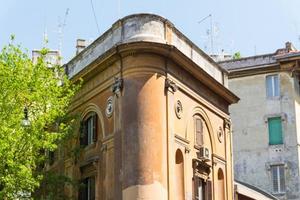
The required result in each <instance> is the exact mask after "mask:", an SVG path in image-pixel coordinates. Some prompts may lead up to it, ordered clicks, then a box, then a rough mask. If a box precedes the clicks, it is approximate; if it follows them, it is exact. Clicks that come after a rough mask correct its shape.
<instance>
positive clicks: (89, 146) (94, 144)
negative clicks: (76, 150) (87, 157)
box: [82, 142, 96, 151]
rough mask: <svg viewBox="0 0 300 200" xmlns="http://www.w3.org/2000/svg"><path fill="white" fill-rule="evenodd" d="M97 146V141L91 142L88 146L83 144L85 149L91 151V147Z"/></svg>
mask: <svg viewBox="0 0 300 200" xmlns="http://www.w3.org/2000/svg"><path fill="white" fill-rule="evenodd" d="M95 147H96V142H94V143H92V144H89V145H87V146H83V147H82V148H83V150H84V151H89V150H90V149H94V148H95Z"/></svg>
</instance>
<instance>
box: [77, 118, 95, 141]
mask: <svg viewBox="0 0 300 200" xmlns="http://www.w3.org/2000/svg"><path fill="white" fill-rule="evenodd" d="M97 121H98V119H97V114H96V113H92V114H89V115H88V117H87V118H85V119H84V120H83V121H82V122H81V125H80V126H81V127H80V145H81V146H87V145H90V144H93V143H94V142H96V141H97Z"/></svg>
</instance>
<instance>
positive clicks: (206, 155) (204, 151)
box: [197, 147, 210, 161]
mask: <svg viewBox="0 0 300 200" xmlns="http://www.w3.org/2000/svg"><path fill="white" fill-rule="evenodd" d="M197 157H198V159H201V160H203V161H210V152H209V149H208V148H206V147H200V149H199V152H198V153H197Z"/></svg>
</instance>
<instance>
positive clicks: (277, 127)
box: [268, 117, 283, 145]
mask: <svg viewBox="0 0 300 200" xmlns="http://www.w3.org/2000/svg"><path fill="white" fill-rule="evenodd" d="M268 128H269V144H270V145H276V144H283V137H282V124H281V117H272V118H269V119H268Z"/></svg>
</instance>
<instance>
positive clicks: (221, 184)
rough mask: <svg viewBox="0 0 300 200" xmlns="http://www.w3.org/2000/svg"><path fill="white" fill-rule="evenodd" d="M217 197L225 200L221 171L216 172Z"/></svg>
mask: <svg viewBox="0 0 300 200" xmlns="http://www.w3.org/2000/svg"><path fill="white" fill-rule="evenodd" d="M218 195H219V199H220V200H225V182H224V173H223V171H222V169H219V170H218Z"/></svg>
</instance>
